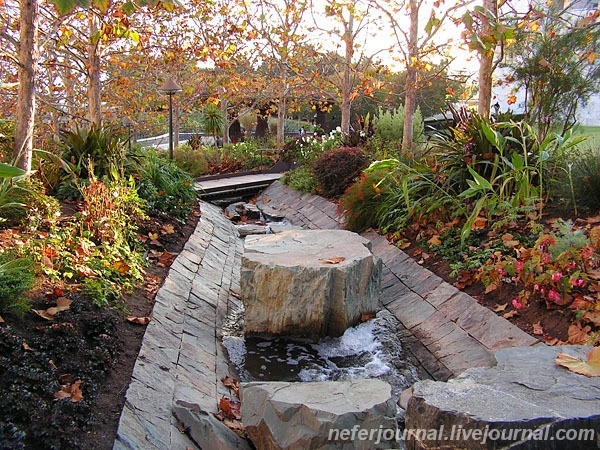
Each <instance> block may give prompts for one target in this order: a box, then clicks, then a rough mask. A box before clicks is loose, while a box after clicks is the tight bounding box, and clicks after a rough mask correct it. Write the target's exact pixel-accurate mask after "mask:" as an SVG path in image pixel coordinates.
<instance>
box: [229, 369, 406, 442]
mask: <svg viewBox="0 0 600 450" xmlns="http://www.w3.org/2000/svg"><path fill="white" fill-rule="evenodd" d="M240 394H241V400H242V411H241V412H242V423H243V425H244V427H245V430H246V433H247V434H248V436H249V438H250V440H252V442H253V443H254V445H255V446H256V448H258V449H260V450H275V449H277V450H281V449H283V450H310V449H333V448H336V449H348V450H349V449H361V450H362V449H365V450H366V449H370V450H371V449H379V448H386V449H388V448H398V447H397V441H396V436H397V435H398V433H397V423H396V405H395V402H394V399H393V397H392V394H391V387H390V385H389V384H387V383H386V382H384V381H381V380H354V381H331V382H316V383H289V382H265V383H263V382H252V383H243V384H242V386H241V389H240ZM384 431H385V432H384ZM385 438H387V439H385Z"/></svg>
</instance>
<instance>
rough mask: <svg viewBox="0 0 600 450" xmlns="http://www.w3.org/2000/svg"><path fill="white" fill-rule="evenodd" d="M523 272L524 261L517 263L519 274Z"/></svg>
mask: <svg viewBox="0 0 600 450" xmlns="http://www.w3.org/2000/svg"><path fill="white" fill-rule="evenodd" d="M522 271H523V261H517V273H521V272H522Z"/></svg>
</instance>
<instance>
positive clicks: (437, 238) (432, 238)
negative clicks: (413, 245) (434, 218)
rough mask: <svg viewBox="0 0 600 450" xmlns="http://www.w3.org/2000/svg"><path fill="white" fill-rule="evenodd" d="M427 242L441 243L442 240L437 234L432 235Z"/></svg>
mask: <svg viewBox="0 0 600 450" xmlns="http://www.w3.org/2000/svg"><path fill="white" fill-rule="evenodd" d="M427 243H428V244H429V245H431V246H435V245H442V241H441V240H440V236H439V234H436V235H434V236H432V237H431V239H429V240H428V241H427Z"/></svg>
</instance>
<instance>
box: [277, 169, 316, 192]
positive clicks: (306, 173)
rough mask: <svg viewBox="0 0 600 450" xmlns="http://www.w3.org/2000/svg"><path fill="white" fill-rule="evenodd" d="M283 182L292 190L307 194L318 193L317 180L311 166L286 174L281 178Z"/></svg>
mask: <svg viewBox="0 0 600 450" xmlns="http://www.w3.org/2000/svg"><path fill="white" fill-rule="evenodd" d="M281 182H282V183H284V184H287V185H288V186H290V187H291V188H292V189H295V190H297V191H300V192H305V193H307V194H315V193H316V192H317V180H316V179H315V176H314V175H313V173H312V170H311V168H310V166H307V165H304V166H300V167H297V168H296V169H294V170H290V171H289V172H286V173H285V174H284V175H283V176H282V177H281Z"/></svg>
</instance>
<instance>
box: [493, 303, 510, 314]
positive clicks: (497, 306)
mask: <svg viewBox="0 0 600 450" xmlns="http://www.w3.org/2000/svg"><path fill="white" fill-rule="evenodd" d="M507 306H508V303H502V304H501V305H496V307H495V308H494V312H502V311H504V310H506V307H507Z"/></svg>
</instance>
